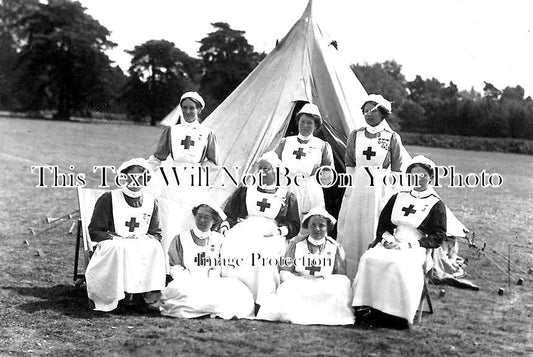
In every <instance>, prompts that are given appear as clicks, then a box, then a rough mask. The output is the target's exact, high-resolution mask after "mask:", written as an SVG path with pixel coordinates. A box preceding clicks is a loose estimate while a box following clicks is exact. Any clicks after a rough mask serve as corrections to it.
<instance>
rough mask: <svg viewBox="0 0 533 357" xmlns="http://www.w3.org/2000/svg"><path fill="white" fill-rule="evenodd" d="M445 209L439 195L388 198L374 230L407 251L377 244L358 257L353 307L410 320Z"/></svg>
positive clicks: (443, 232)
mask: <svg viewBox="0 0 533 357" xmlns="http://www.w3.org/2000/svg"><path fill="white" fill-rule="evenodd" d="M445 212H446V210H445V206H444V204H443V203H442V201H440V199H439V198H438V197H437V196H436V195H433V194H431V193H428V194H426V195H424V194H421V195H419V194H416V193H413V192H410V191H404V192H400V193H398V194H397V195H395V196H393V197H392V198H391V200H390V201H389V202H388V203H387V206H386V207H385V208H384V210H383V213H382V214H381V216H380V226H379V227H378V234H381V236H384V237H388V238H387V239H390V240H393V241H396V242H406V243H409V244H410V245H411V247H412V248H409V249H398V250H395V249H386V248H385V247H384V246H383V245H382V244H381V243H379V244H378V245H377V246H376V247H374V248H371V249H369V250H368V251H367V252H366V253H365V254H363V256H362V257H361V261H360V263H359V269H358V271H357V276H356V277H355V280H354V283H353V289H354V299H353V306H370V307H373V308H375V309H377V310H380V311H382V312H384V313H387V314H390V315H394V316H398V317H401V318H404V319H406V320H407V321H408V322H410V323H412V322H413V318H414V316H415V314H416V310H417V307H418V304H419V303H420V297H421V294H422V289H423V286H424V274H425V272H427V271H428V270H429V269H430V268H431V263H432V260H431V256H430V255H429V254H428V253H429V248H436V247H438V246H439V245H440V244H441V243H442V240H443V239H444V237H445V236H446V213H445Z"/></svg>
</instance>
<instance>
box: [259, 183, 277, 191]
mask: <svg viewBox="0 0 533 357" xmlns="http://www.w3.org/2000/svg"><path fill="white" fill-rule="evenodd" d="M257 187H259V188H261V189H262V190H274V189H276V188H277V187H278V186H276V182H275V181H274V183H273V184H271V185H261V186H257Z"/></svg>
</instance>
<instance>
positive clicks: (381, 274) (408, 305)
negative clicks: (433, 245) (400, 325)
mask: <svg viewBox="0 0 533 357" xmlns="http://www.w3.org/2000/svg"><path fill="white" fill-rule="evenodd" d="M425 259H426V250H425V249H424V248H413V249H404V250H393V249H385V248H384V247H382V246H380V245H378V246H376V247H375V248H372V249H369V250H368V251H367V252H366V253H365V254H363V256H362V257H361V261H360V263H359V268H358V270H357V276H356V277H355V280H354V283H353V289H354V299H353V304H352V305H353V306H370V307H373V308H375V309H377V310H380V311H382V312H385V313H387V314H390V315H394V316H398V317H402V318H404V319H406V320H407V321H409V322H410V323H412V322H413V318H414V317H415V314H416V310H417V308H418V305H419V303H420V297H421V294H422V289H423V287H424V270H423V264H424V261H425Z"/></svg>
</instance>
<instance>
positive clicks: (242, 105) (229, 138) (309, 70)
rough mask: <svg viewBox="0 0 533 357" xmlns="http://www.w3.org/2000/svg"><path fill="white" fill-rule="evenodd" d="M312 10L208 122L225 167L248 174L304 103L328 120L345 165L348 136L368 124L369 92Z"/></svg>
mask: <svg viewBox="0 0 533 357" xmlns="http://www.w3.org/2000/svg"><path fill="white" fill-rule="evenodd" d="M312 9H313V4H312V0H311V1H309V4H308V5H307V8H306V9H305V11H304V13H303V14H302V16H301V18H300V19H299V20H298V21H297V22H296V23H295V24H294V26H293V27H292V28H291V30H290V31H289V32H288V34H287V35H286V36H285V37H284V38H283V39H282V40H281V41H280V42H279V43H278V45H277V46H276V48H274V50H273V51H272V52H271V53H270V54H269V55H268V56H267V57H266V58H265V59H264V60H263V61H262V62H261V63H260V64H259V65H258V66H257V68H256V69H255V70H254V71H253V72H252V73H251V74H250V75H249V76H248V77H247V78H246V79H245V80H244V81H243V82H242V83H241V84H240V85H239V86H238V87H237V88H236V89H235V90H234V91H233V92H232V93H231V94H230V95H229V96H228V98H227V99H226V100H225V101H224V102H223V103H221V104H220V106H219V107H218V108H217V109H216V110H215V111H214V112H213V113H212V114H211V115H209V117H207V118H206V120H205V121H204V122H203V124H205V125H206V126H208V127H210V128H212V129H214V131H215V132H216V135H217V138H218V140H219V147H220V154H221V155H220V156H221V162H220V163H219V164H220V165H222V166H225V167H228V168H233V167H234V166H238V167H239V168H240V172H241V173H242V174H244V173H246V172H248V171H249V170H250V169H251V165H252V164H253V163H254V162H255V161H256V160H257V159H258V158H259V156H260V155H261V154H263V153H264V152H265V151H268V150H271V149H273V148H274V147H275V146H276V145H277V144H278V143H279V141H280V140H281V138H282V137H283V136H284V134H285V132H286V130H287V128H288V126H289V121H290V119H291V116H292V115H293V111H294V108H295V105H296V104H297V103H298V102H299V101H305V102H311V103H314V104H317V105H318V107H319V108H320V111H321V114H322V116H323V119H324V125H323V126H322V128H321V131H322V132H321V135H322V136H323V137H324V139H325V140H327V141H328V142H329V143H330V144H331V145H332V148H333V151H334V155H335V157H336V159H337V160H339V161H340V162H344V151H345V148H346V147H345V143H346V140H347V136H348V134H349V133H350V131H351V130H353V129H356V128H358V127H361V126H363V124H364V119H363V117H362V114H361V109H360V108H361V105H362V104H363V100H364V99H365V97H366V95H367V93H366V91H365V89H364V88H363V86H362V85H361V83H360V82H359V80H358V79H357V77H356V76H355V75H354V73H353V72H352V70H351V69H350V67H349V64H348V63H347V62H345V61H343V59H342V57H341V55H340V54H339V52H338V51H337V49H336V48H335V47H334V46H333V45H331V44H330V43H331V39H330V38H328V36H327V35H326V34H325V33H324V32H323V31H322V29H321V28H320V26H319V25H318V24H317V22H316V21H315V19H314V18H313V11H312ZM220 175H222V173H219V174H218V177H215V178H214V180H213V182H215V185H216V184H217V182H219V180H218V179H220ZM234 188H235V187H234V186H233V187H231V185H230V186H227V185H226V186H225V187H223V188H220V187H219V189H221V190H222V192H220V191H219V192H217V193H218V194H217V195H216V197H217V198H219V199H223V198H225V197H224V196H226V197H227V195H229V194H230V193H231V191H233V189H234Z"/></svg>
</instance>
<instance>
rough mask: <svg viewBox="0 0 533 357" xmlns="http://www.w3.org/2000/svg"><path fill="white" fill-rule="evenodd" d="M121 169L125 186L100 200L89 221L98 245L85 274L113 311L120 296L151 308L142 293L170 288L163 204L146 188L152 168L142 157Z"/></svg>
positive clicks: (94, 295)
mask: <svg viewBox="0 0 533 357" xmlns="http://www.w3.org/2000/svg"><path fill="white" fill-rule="evenodd" d="M118 173H120V174H122V175H125V176H126V177H127V183H126V185H125V186H124V187H123V188H122V189H116V190H112V191H111V192H106V193H104V194H103V195H102V196H101V197H100V198H99V199H98V200H97V201H96V204H95V207H94V212H93V216H92V219H91V223H90V224H89V235H90V237H91V240H92V241H93V242H98V244H97V245H96V250H95V252H94V255H93V256H92V258H91V260H90V261H89V265H88V266H87V271H86V272H85V277H86V279H87V294H88V296H89V299H91V300H92V301H93V302H94V305H95V310H100V311H111V310H114V309H115V308H117V307H118V304H119V301H121V300H125V301H124V303H125V305H138V307H141V308H147V306H145V305H146V301H145V300H144V298H143V293H148V292H151V291H158V290H162V289H164V288H165V256H164V253H163V247H162V246H161V243H160V240H161V228H160V225H159V213H158V212H159V211H158V205H157V201H156V200H155V199H154V197H153V196H151V195H149V194H148V193H145V192H143V191H144V185H145V182H144V179H145V178H146V179H147V178H148V177H150V176H151V173H152V169H151V167H150V165H149V164H148V162H147V161H146V160H145V159H141V158H138V159H132V160H129V161H126V162H125V163H123V164H122V165H120V167H119V168H118ZM148 295H149V294H144V297H147V296H148ZM150 300H151V299H150Z"/></svg>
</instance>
